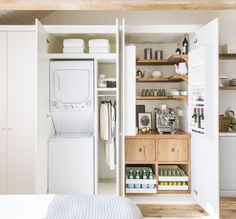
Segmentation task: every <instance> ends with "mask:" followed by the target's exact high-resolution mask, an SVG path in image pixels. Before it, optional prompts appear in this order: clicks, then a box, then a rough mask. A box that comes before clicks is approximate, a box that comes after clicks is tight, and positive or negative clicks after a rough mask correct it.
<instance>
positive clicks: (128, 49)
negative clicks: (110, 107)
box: [124, 45, 136, 136]
mask: <svg viewBox="0 0 236 219" xmlns="http://www.w3.org/2000/svg"><path fill="white" fill-rule="evenodd" d="M124 84H125V86H124V89H125V96H124V99H125V101H124V104H125V136H127V135H131V136H132V135H136V113H135V112H136V46H134V45H132V46H125V77H124Z"/></svg>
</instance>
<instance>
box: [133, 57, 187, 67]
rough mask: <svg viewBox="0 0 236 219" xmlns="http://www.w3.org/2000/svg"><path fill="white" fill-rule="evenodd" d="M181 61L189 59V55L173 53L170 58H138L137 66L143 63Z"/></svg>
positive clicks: (165, 63)
mask: <svg viewBox="0 0 236 219" xmlns="http://www.w3.org/2000/svg"><path fill="white" fill-rule="evenodd" d="M181 61H185V62H187V61H188V55H172V56H170V57H169V58H168V59H160V60H141V59H137V63H136V64H137V66H141V65H174V64H178V63H180V62H181Z"/></svg>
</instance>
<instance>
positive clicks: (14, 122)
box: [7, 32, 37, 194]
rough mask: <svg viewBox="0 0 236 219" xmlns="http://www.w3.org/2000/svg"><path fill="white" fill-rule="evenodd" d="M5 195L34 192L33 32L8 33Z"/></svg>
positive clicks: (35, 105) (34, 48)
mask: <svg viewBox="0 0 236 219" xmlns="http://www.w3.org/2000/svg"><path fill="white" fill-rule="evenodd" d="M7 45H8V54H7V59H8V164H7V166H8V179H7V181H8V193H9V194H14V193H16V194H17V193H34V190H35V180H34V179H35V163H34V161H35V147H36V141H37V138H36V131H37V123H36V122H37V75H36V45H35V33H34V32H8V44H7Z"/></svg>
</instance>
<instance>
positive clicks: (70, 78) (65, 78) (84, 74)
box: [54, 69, 90, 104]
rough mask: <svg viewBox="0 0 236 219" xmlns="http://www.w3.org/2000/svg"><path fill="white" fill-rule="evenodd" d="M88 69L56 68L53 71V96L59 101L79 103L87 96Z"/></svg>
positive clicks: (88, 84)
mask: <svg viewBox="0 0 236 219" xmlns="http://www.w3.org/2000/svg"><path fill="white" fill-rule="evenodd" d="M89 81H90V78H89V70H88V69H63V70H62V69H57V70H55V71H54V88H55V90H54V96H55V98H56V99H57V100H58V101H60V102H61V103H65V104H81V103H83V102H85V101H86V100H87V99H88V97H89V95H90V94H89V92H90V89H89V88H90V83H89Z"/></svg>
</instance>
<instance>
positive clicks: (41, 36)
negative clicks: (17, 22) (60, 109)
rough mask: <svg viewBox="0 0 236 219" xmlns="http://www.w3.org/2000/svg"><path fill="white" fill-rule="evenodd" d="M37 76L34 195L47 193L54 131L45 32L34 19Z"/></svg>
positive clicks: (46, 35)
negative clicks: (50, 142) (48, 165)
mask: <svg viewBox="0 0 236 219" xmlns="http://www.w3.org/2000/svg"><path fill="white" fill-rule="evenodd" d="M36 31H37V42H36V43H37V70H38V72H37V74H38V133H37V134H38V144H37V149H36V168H35V171H36V193H47V188H48V185H47V171H48V170H47V163H48V160H47V150H48V137H49V136H51V135H53V133H54V129H53V125H52V120H51V116H50V110H49V60H48V59H47V56H46V55H47V52H48V51H47V50H48V45H47V37H48V34H47V31H46V30H45V29H44V27H43V26H42V24H41V23H40V22H39V20H37V19H36Z"/></svg>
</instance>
